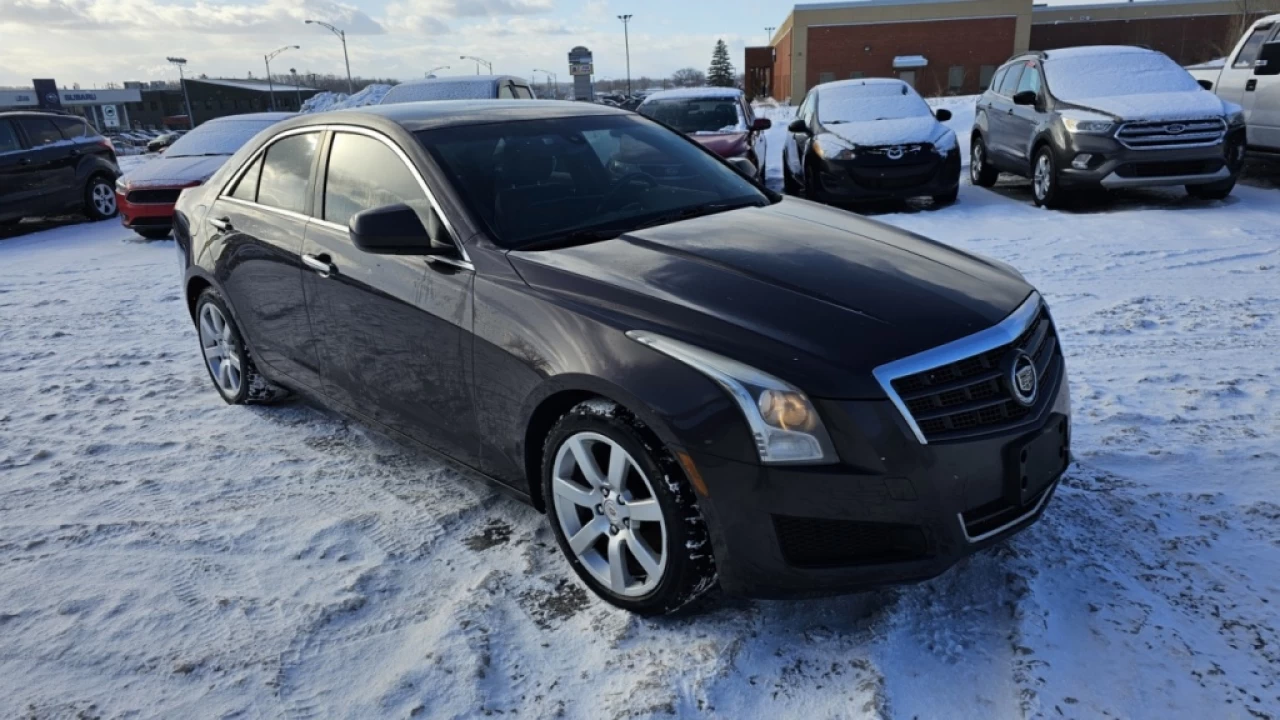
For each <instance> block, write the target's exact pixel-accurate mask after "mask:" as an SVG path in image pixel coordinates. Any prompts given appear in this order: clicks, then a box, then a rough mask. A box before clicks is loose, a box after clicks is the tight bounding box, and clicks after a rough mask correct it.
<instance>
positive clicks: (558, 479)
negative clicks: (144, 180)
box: [175, 101, 1069, 614]
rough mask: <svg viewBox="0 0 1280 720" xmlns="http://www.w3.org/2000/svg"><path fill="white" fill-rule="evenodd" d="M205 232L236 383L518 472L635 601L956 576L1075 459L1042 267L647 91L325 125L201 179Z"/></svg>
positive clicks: (203, 293)
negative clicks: (743, 163)
mask: <svg viewBox="0 0 1280 720" xmlns="http://www.w3.org/2000/svg"><path fill="white" fill-rule="evenodd" d="M655 156H658V157H661V158H662V159H663V162H661V163H659V166H661V167H664V168H667V169H668V170H669V169H670V168H673V167H674V168H676V169H677V172H673V173H669V174H667V173H664V174H662V175H661V176H655V175H653V174H650V173H648V172H646V171H645V170H644V169H643V168H644V167H647V166H648V165H646V164H641V163H637V162H636V158H637V157H642V158H653V157H655ZM175 236H176V237H177V239H178V248H179V253H180V261H181V264H182V268H183V276H184V277H183V281H184V284H185V289H186V297H187V301H188V309H189V312H190V314H191V318H192V320H193V321H194V323H195V326H196V328H197V334H198V336H199V340H200V346H201V351H202V353H203V360H204V363H205V366H206V368H207V369H208V371H209V376H210V378H211V379H212V380H213V384H214V386H215V387H216V388H217V390H218V392H219V393H221V394H222V397H223V398H224V399H225V400H226V401H227V402H230V403H250V402H266V401H271V400H275V399H278V398H281V397H283V396H284V395H286V394H288V393H289V392H290V391H292V392H296V393H299V394H302V395H304V396H307V397H309V398H314V399H315V400H317V401H318V402H320V403H323V404H326V405H328V406H330V407H332V408H335V409H337V410H338V411H340V412H343V413H347V414H350V415H353V416H356V417H358V418H361V419H362V420H363V421H365V422H367V423H369V424H370V425H372V426H374V427H377V428H380V429H382V430H384V431H386V432H387V433H389V434H391V435H393V436H397V437H401V438H403V439H405V440H406V441H408V442H410V443H416V444H417V445H418V446H420V447H422V448H423V449H424V450H425V451H426V452H428V453H430V454H435V455H437V456H440V457H442V458H444V459H447V460H448V461H450V462H452V463H453V464H454V465H456V466H457V467H458V468H459V469H460V470H461V471H462V472H463V473H465V474H468V475H470V476H474V477H476V478H479V479H482V480H487V481H490V482H493V483H496V484H497V485H498V486H500V487H502V488H505V489H507V490H509V491H510V492H511V493H513V494H515V495H517V496H519V497H521V498H522V499H524V500H526V501H528V502H530V503H532V504H533V505H534V506H535V507H537V508H538V509H539V510H542V511H544V512H546V513H547V515H548V516H549V519H550V525H551V528H552V530H553V532H554V534H555V536H556V538H557V540H558V542H559V544H560V547H561V549H562V550H563V551H564V554H565V556H566V557H567V559H568V561H569V563H570V564H571V565H572V567H573V568H574V570H575V571H576V572H577V573H578V574H579V576H581V578H582V580H583V581H584V582H585V583H586V584H587V585H589V586H590V587H591V588H592V589H593V590H594V591H595V592H596V593H598V594H599V595H600V596H601V597H603V598H604V599H605V600H607V601H609V602H611V603H613V604H615V605H617V606H619V607H622V608H626V609H628V610H632V611H635V612H639V613H646V614H648V613H660V612H666V611H670V610H673V609H676V608H679V607H681V606H682V605H684V604H685V603H687V602H689V601H690V600H692V599H693V598H695V597H697V596H699V595H700V594H702V593H704V592H705V591H707V590H708V589H710V588H712V587H714V586H716V585H717V584H719V585H720V586H721V587H723V588H724V589H725V590H726V591H730V592H734V593H742V594H749V595H785V594H794V593H797V592H810V593H812V592H839V591H847V590H851V589H857V588H861V587H866V586H868V585H872V584H880V583H887V582H900V581H909V580H916V579H921V578H926V577H930V576H932V575H936V574H938V573H940V572H942V571H943V570H945V569H946V568H948V567H949V566H951V565H952V564H953V563H954V562H955V561H956V560H958V559H959V558H961V557H963V556H964V555H967V554H969V553H971V552H973V551H974V550H976V549H977V548H980V547H982V546H984V545H985V544H988V543H991V542H995V541H997V540H999V539H1001V538H1003V537H1006V536H1008V535H1009V534H1011V533H1013V532H1016V531H1017V530H1019V529H1021V528H1023V527H1026V526H1027V525H1028V524H1030V523H1032V522H1033V521H1034V520H1035V519H1036V518H1037V517H1039V515H1040V514H1041V512H1043V510H1044V507H1045V504H1046V502H1047V501H1048V499H1049V497H1050V496H1051V494H1052V493H1053V491H1054V488H1055V486H1056V484H1057V482H1058V478H1059V476H1060V475H1061V473H1062V471H1063V470H1064V468H1065V467H1066V464H1067V458H1068V432H1069V399H1068V396H1067V383H1066V371H1065V367H1064V364H1063V357H1062V352H1061V351H1060V349H1059V347H1058V344H1057V334H1056V331H1055V329H1054V325H1053V320H1052V319H1051V317H1050V316H1049V312H1048V309H1047V307H1046V306H1045V303H1044V302H1043V300H1042V299H1041V298H1040V296H1039V294H1037V293H1036V291H1035V290H1034V289H1033V288H1032V287H1031V286H1030V285H1028V284H1027V282H1026V281H1025V280H1024V279H1023V278H1022V276H1021V275H1019V274H1018V273H1017V272H1016V271H1014V270H1013V269H1011V268H1010V267H1008V266H1005V265H1003V264H1000V263H997V262H995V261H989V260H984V259H982V258H980V257H976V256H972V255H968V254H965V253H962V252H959V251H957V250H953V249H951V248H948V247H946V246H943V245H940V244H937V243H934V242H931V241H929V240H926V239H924V238H920V237H917V236H914V235H910V234H908V233H904V232H902V231H899V230H894V229H892V228H889V227H886V226H884V225H881V224H879V223H876V222H873V221H870V220H866V219H863V218H861V217H858V216H856V215H851V214H847V213H845V212H843V211H839V210H835V209H831V208H827V207H824V206H821V205H816V204H813V203H809V202H806V201H804V200H795V199H783V198H782V197H780V196H778V195H775V194H772V193H770V192H769V191H766V190H763V189H761V188H760V187H758V186H756V185H755V184H753V183H751V182H750V181H748V180H747V179H745V178H744V177H743V176H741V175H740V174H739V173H737V172H736V171H735V170H734V169H733V168H732V167H731V166H729V165H727V164H725V163H724V162H723V161H722V160H720V159H719V158H717V157H716V156H715V155H713V154H712V153H710V152H708V151H706V150H705V149H703V148H701V147H700V146H698V145H697V144H696V143H694V142H692V141H690V140H688V139H686V138H684V137H682V136H680V135H678V134H676V133H674V132H671V131H669V130H667V129H666V128H664V127H662V126H660V125H658V124H656V123H654V122H652V121H650V120H648V119H646V118H643V117H641V116H638V115H635V114H633V113H629V112H625V111H621V110H617V109H613V108H608V107H604V106H600V105H594V104H583V103H556V102H543V101H514V102H502V101H487V102H484V103H473V102H468V101H461V102H435V103H409V104H403V105H390V106H382V107H377V108H372V109H365V110H363V111H359V112H355V111H347V112H338V113H329V114H321V115H313V116H306V117H299V118H296V119H293V120H289V121H286V122H283V123H280V124H279V125H276V126H273V127H272V128H270V129H269V130H266V131H264V132H263V133H262V134H261V135H259V136H258V137H257V138H255V139H254V140H253V141H251V142H249V143H248V145H246V146H245V147H244V148H243V149H241V150H240V151H239V152H238V153H237V154H236V155H235V156H234V157H233V158H232V159H231V160H230V161H228V162H227V163H226V164H225V165H224V166H223V168H222V169H221V170H219V171H218V173H217V174H215V175H214V177H213V178H211V180H210V181H209V182H208V183H206V184H205V185H203V186H202V187H200V188H196V189H191V190H188V191H186V192H184V193H183V194H182V197H181V199H180V200H179V202H178V206H177V217H176V226H175Z"/></svg>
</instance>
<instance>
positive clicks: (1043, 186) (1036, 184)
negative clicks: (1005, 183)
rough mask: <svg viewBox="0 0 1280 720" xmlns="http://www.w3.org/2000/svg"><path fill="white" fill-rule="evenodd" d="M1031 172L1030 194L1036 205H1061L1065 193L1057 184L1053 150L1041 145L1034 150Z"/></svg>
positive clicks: (1050, 206) (1053, 206) (1051, 206)
mask: <svg viewBox="0 0 1280 720" xmlns="http://www.w3.org/2000/svg"><path fill="white" fill-rule="evenodd" d="M1034 163H1035V164H1034V165H1033V166H1032V172H1031V196H1032V199H1033V200H1034V201H1035V203H1036V205H1037V206H1040V207H1047V208H1055V207H1060V206H1061V205H1062V201H1063V200H1064V195H1065V193H1064V192H1063V190H1062V187H1061V186H1060V185H1059V184H1058V164H1057V162H1056V161H1054V159H1053V150H1052V149H1050V148H1049V146H1048V145H1043V146H1041V147H1040V150H1039V151H1038V152H1036V159H1035V161H1034Z"/></svg>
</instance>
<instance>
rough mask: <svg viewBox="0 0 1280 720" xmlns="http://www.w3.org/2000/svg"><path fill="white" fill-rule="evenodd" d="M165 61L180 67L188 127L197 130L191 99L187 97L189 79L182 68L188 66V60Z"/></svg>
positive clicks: (179, 82)
mask: <svg viewBox="0 0 1280 720" xmlns="http://www.w3.org/2000/svg"><path fill="white" fill-rule="evenodd" d="M165 59H166V60H168V61H169V62H171V63H173V64H174V65H177V66H178V85H180V86H182V103H183V104H184V105H186V106H187V127H188V128H190V129H191V130H195V129H196V116H195V114H193V113H192V112H191V98H190V97H188V96H187V79H186V78H185V77H183V75H182V66H183V65H186V64H187V59H186V58H180V57H171V58H165Z"/></svg>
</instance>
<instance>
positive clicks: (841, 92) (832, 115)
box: [818, 82, 932, 125]
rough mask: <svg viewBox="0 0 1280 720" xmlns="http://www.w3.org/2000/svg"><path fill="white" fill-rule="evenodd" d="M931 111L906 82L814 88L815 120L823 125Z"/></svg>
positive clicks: (897, 116) (905, 115) (917, 114)
mask: <svg viewBox="0 0 1280 720" xmlns="http://www.w3.org/2000/svg"><path fill="white" fill-rule="evenodd" d="M931 114H932V113H930V111H929V106H928V104H926V103H925V101H924V99H922V98H921V97H920V96H919V95H918V94H916V91H915V90H912V89H911V87H910V86H909V85H907V84H906V83H899V82H892V83H868V84H865V85H863V84H861V83H856V84H850V85H842V86H836V87H830V88H826V87H824V88H820V89H819V90H818V122H819V123H821V124H823V125H839V124H841V123H851V122H871V121H874V120H896V119H899V118H908V117H924V116H927V115H931Z"/></svg>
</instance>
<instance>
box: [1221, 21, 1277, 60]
mask: <svg viewBox="0 0 1280 720" xmlns="http://www.w3.org/2000/svg"><path fill="white" fill-rule="evenodd" d="M1271 27H1272V26H1271V25H1259V26H1258V27H1256V28H1254V30H1253V32H1252V33H1250V35H1249V39H1248V40H1245V41H1244V45H1242V46H1241V47H1240V52H1238V53H1236V59H1235V60H1234V61H1233V62H1232V63H1231V67H1233V68H1242V69H1243V68H1252V67H1253V63H1254V61H1255V60H1257V59H1258V53H1260V52H1262V44H1263V43H1265V42H1266V41H1267V36H1268V35H1270V34H1271Z"/></svg>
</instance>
